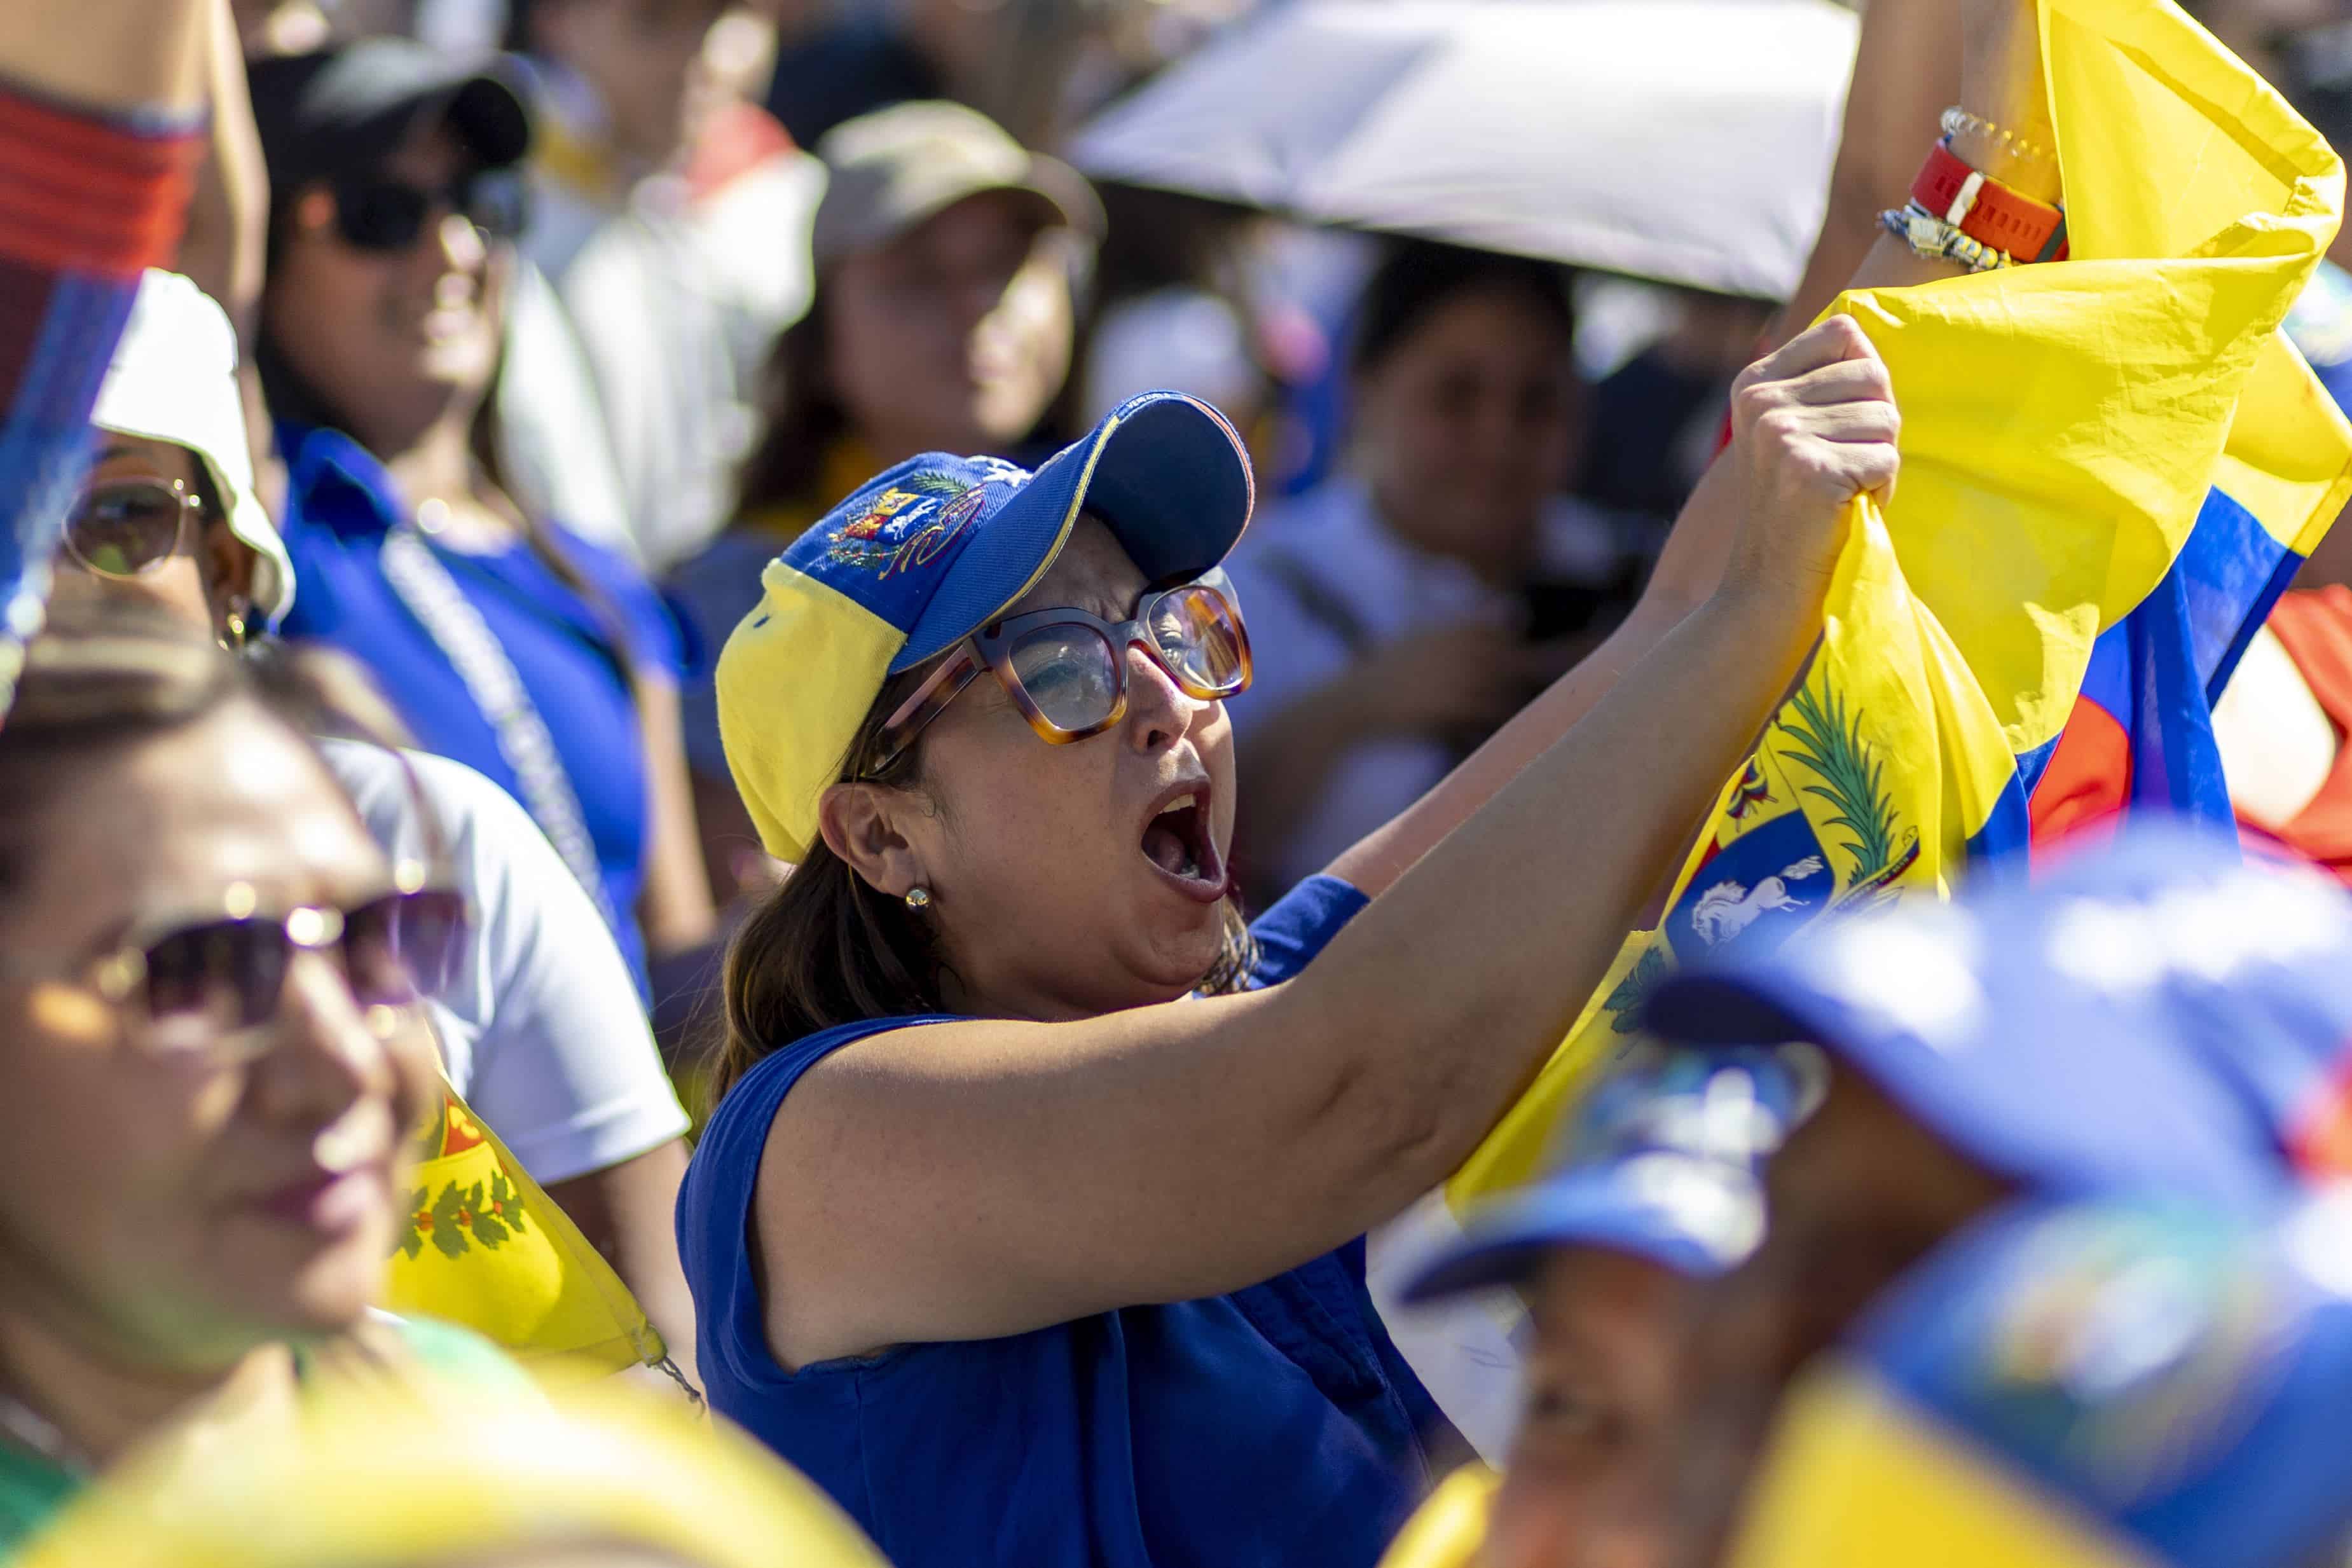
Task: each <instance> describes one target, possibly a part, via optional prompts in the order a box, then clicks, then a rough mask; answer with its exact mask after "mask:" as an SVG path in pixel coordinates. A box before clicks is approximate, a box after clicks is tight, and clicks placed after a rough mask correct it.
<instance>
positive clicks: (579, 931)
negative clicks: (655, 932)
mask: <svg viewBox="0 0 2352 1568" xmlns="http://www.w3.org/2000/svg"><path fill="white" fill-rule="evenodd" d="M322 749H323V750H324V751H325V752H326V756H327V765H328V766H329V768H330V769H331V770H332V771H333V773H334V774H335V776H336V777H337V778H338V779H340V780H341V782H342V785H343V788H344V789H345V791H347V792H348V793H349V794H350V795H351V796H352V801H353V802H354V803H355V804H356V805H358V806H359V810H360V816H361V817H362V819H363V820H364V821H365V822H366V823H367V826H368V831H369V832H370V833H372V834H373V835H374V836H375V838H376V841H377V842H378V843H380V844H382V845H383V847H384V849H385V851H386V852H387V853H389V854H392V855H394V856H396V857H401V858H409V859H415V860H421V861H425V862H426V863H427V864H432V860H431V858H430V843H429V839H428V835H427V833H426V829H425V823H424V822H423V821H422V820H420V818H419V812H418V805H419V795H420V794H421V796H422V801H423V805H424V808H425V810H427V811H429V812H431V814H432V816H433V817H434V819H435V829H434V830H435V832H436V833H437V834H438V835H439V837H440V840H441V843H442V844H443V846H444V847H445V857H446V866H447V868H448V874H449V875H451V876H452V877H454V879H456V882H457V886H458V887H459V888H461V889H463V890H464V891H465V893H466V896H467V899H468V900H470V901H471V902H472V905H473V912H474V920H475V932H474V943H473V950H472V952H471V953H470V954H468V957H467V962H466V963H464V964H462V965H461V966H460V967H459V970H458V973H457V975H456V976H455V978H454V979H453V980H452V982H451V984H450V985H449V987H448V989H447V992H446V994H444V995H442V996H439V997H436V998H435V999H434V1000H433V1001H432V1002H431V1003H430V1004H428V1005H430V1006H431V1008H432V1010H433V1021H434V1024H435V1026H436V1027H437V1028H438V1029H439V1031H440V1034H441V1047H442V1052H443V1056H444V1066H445V1067H446V1069H447V1071H448V1074H449V1081H450V1082H451V1083H452V1084H453V1085H455V1086H456V1088H457V1092H458V1093H459V1094H461V1095H463V1096H464V1097H465V1098H466V1101H467V1104H469V1105H471V1106H472V1107H473V1108H474V1110H475V1111H476V1112H478V1114H479V1115H480V1116H481V1118H482V1120H483V1121H486V1122H488V1124H489V1126H490V1128H491V1130H492V1131H495V1132H497V1133H498V1135H499V1137H500V1138H501V1139H503V1140H504V1141H505V1142H506V1144H507V1146H508V1147H509V1148H510V1149H512V1150H513V1151H514V1152H515V1157H516V1158H517V1159H519V1160H520V1161H521V1162H522V1163H523V1168H524V1169H525V1170H527V1171H529V1172H530V1173H531V1175H532V1176H533V1177H535V1178H536V1179H537V1180H538V1181H539V1182H540V1183H541V1184H542V1185H546V1184H551V1183H555V1182H562V1181H569V1180H571V1179H572V1177H574V1176H583V1175H586V1174H588V1173H590V1172H592V1171H601V1170H604V1169H605V1168H606V1167H608V1166H612V1165H617V1164H619V1163H621V1162H622V1161H624V1160H629V1159H634V1158H635V1157H636V1156H637V1155H639V1154H643V1153H646V1152H648V1151H650V1150H653V1149H657V1148H659V1147H660V1146H661V1145H663V1144H664V1143H667V1142H669V1141H670V1140H671V1139H673V1138H678V1137H683V1136H684V1135H685V1133H686V1130H687V1116H686V1111H685V1110H684V1108H683V1107H681V1106H680V1105H679V1104H678V1102H677V1091H676V1090H675V1089H672V1088H671V1087H670V1081H669V1076H668V1074H667V1073H666V1072H665V1071H664V1070H663V1068H662V1062H661V1057H660V1055H659V1053H658V1052H656V1049H655V1048H654V1040H653V1035H652V1032H651V1031H650V1030H649V1029H648V1028H647V1027H646V1017H645V1012H644V1009H643V1007H642V1006H641V1005H640V1004H639V1002H638V1000H637V991H636V986H635V983H634V982H633V981H632V980H631V979H630V977H629V971H628V966H627V965H626V964H625V963H624V962H623V961H622V958H621V952H620V949H619V948H617V947H615V946H614V943H613V936H612V933H611V932H610V931H607V930H606V929H605V926H604V918H603V917H602V916H601V915H599V914H598V913H597V912H596V906H595V905H594V904H593V902H592V901H590V900H589V898H588V895H587V894H586V893H585V892H583V890H582V889H581V887H580V884H579V883H578V882H577V881H576V880H574V879H573V878H572V873H571V871H570V870H568V869H567V868H565V867H564V864H563V861H562V858H560V857H558V856H557V854H556V853H555V849H554V847H553V846H551V845H550V844H549V843H548V842H547V839H546V837H545V836H544V835H543V834H541V832H540V830H539V827H538V826H537V825H536V824H535V823H533V822H532V821H531V819H530V816H528V815H527V814H526V813H525V812H524V811H523V809H522V807H521V806H520V805H516V804H515V802H514V801H513V799H512V798H511V797H509V795H507V793H506V792H505V791H504V790H502V789H500V788H499V786H498V785H496V784H492V783H491V782H490V781H489V780H488V779H486V778H484V777H483V776H482V775H481V774H479V773H476V772H475V771H474V770H473V769H471V768H469V767H467V766H466V765H465V764H463V763H454V762H451V761H450V760H449V759H447V758H446V757H435V756H426V755H423V754H421V753H418V752H406V753H404V757H405V759H406V761H407V763H408V767H409V768H411V769H414V770H415V779H416V784H415V787H414V789H412V786H411V784H410V783H409V773H408V772H407V770H404V768H403V767H402V766H401V761H402V759H401V757H396V756H394V754H393V753H392V752H387V751H384V750H383V748H381V747H378V746H371V745H366V744H362V743H360V742H347V741H328V742H322Z"/></svg>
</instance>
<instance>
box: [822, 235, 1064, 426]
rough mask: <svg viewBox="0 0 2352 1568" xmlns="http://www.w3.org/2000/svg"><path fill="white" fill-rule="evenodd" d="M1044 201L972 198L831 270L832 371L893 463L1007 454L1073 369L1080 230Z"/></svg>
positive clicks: (855, 416)
mask: <svg viewBox="0 0 2352 1568" xmlns="http://www.w3.org/2000/svg"><path fill="white" fill-rule="evenodd" d="M1047 217H1048V215H1047V213H1046V211H1045V208H1044V206H1043V204H1042V203H1041V202H1040V201H1039V199H1038V198H1036V197H1035V196H1032V195H1024V194H1022V193H1019V192H1013V191H989V192H983V193H982V194H981V195H974V196H967V197H965V198H964V199H963V200H962V201H960V202H958V203H956V204H955V205H952V206H950V207H948V208H946V209H945V210H943V211H941V212H940V213H938V214H936V215H934V216H931V217H930V218H929V219H927V220H925V221H924V222H923V223H920V224H919V225H917V226H915V227H914V228H912V229H910V230H908V232H907V233H906V234H903V235H901V236H899V237H898V238H897V239H895V240H893V241H892V242H891V243H889V244H888V245H886V246H883V247H879V248H877V249H875V250H870V251H863V252H859V253H857V254H855V255H852V256H847V257H845V258H842V259H841V260H840V261H838V262H836V263H835V264H834V266H833V268H832V269H831V270H830V271H829V272H827V273H826V275H825V279H824V311H825V331H826V334H827V355H826V362H827V374H828V375H829V377H830V379H831V382H832V387H833V393H834V395H835V397H836V398H838V399H839V400H840V402H841V405H842V406H843V408H844V409H845V411H846V412H847V414H848V416H849V421H850V425H851V426H852V427H853V428H854V429H856V431H857V432H858V433H859V434H860V435H861V436H862V437H864V438H865V440H866V444H867V445H868V446H869V447H872V448H873V450H874V452H875V455H876V457H877V459H878V460H881V461H886V462H887V461H894V460H896V459H897V458H902V457H908V456H911V455H912V454H914V453H916V452H924V451H942V452H1002V451H1003V450H1005V449H1006V448H1007V447H1011V446H1012V445H1013V444H1014V443H1016V442H1018V441H1020V440H1021V439H1022V438H1023V437H1025V436H1027V435H1028V434H1029V432H1030V431H1031V430H1032V429H1034V427H1035V426H1036V424H1037V421H1038V420H1040V419H1041V418H1043V417H1044V416H1045V409H1046V407H1047V405H1050V404H1051V403H1052V402H1053V401H1054V399H1055V396H1056V395H1059V394H1060V392H1061V390H1062V384H1063V382H1064V381H1066V380H1067V379H1068V377H1069V374H1070V352H1071V341H1072V334H1073V332H1074V331H1075V327H1074V321H1075V311H1074V309H1073V305H1072V301H1071V299H1070V279H1069V271H1068V263H1067V253H1066V248H1065V247H1066V244H1067V242H1068V236H1067V233H1066V231H1065V230H1060V229H1055V228H1052V227H1049V226H1047Z"/></svg>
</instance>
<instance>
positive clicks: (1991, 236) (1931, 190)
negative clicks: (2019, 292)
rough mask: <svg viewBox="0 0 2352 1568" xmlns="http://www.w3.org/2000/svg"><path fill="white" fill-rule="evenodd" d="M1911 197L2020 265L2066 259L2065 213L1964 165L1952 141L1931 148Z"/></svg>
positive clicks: (1964, 232)
mask: <svg viewBox="0 0 2352 1568" xmlns="http://www.w3.org/2000/svg"><path fill="white" fill-rule="evenodd" d="M1911 199H1912V200H1913V201H1915V202H1916V203H1918V204H1919V205H1921V206H1922V207H1925V208H1926V209H1927V211H1929V212H1931V213H1933V214H1935V215H1936V216H1937V217H1939V218H1942V219H1943V220H1944V221H1945V222H1946V223H1948V224H1950V225H1952V226H1954V227H1955V228H1958V230H1959V231H1960V232H1961V233H1962V234H1965V235H1967V236H1968V237H1969V238H1970V239H1973V240H1975V241H1977V242H1978V243H1979V244H1981V245H1990V246H1991V247H1993V248H1994V249H1995V250H2000V251H2005V252H2006V253H2008V254H2009V255H2010V256H2011V257H2013V258H2016V259H2017V260H2019V261H2063V260H2065V259H2066V215H2065V214H2064V213H2063V212H2062V211H2061V210H2059V209H2058V208H2056V207H2053V206H2051V205H2048V204H2047V203H2044V202H2037V201H2035V200H2034V199H2033V198H2032V196H2026V195H2019V194H2018V193H2017V192H2015V191H2012V190H2011V189H2010V188H2009V187H2008V186H2007V185H2004V184H2001V183H2000V181H1998V180H1989V179H1987V178H1985V177H1984V176H1983V175H1982V174H1979V173H1977V171H1976V170H1974V169H1971V168H1969V166H1968V164H1966V163H1962V162H1961V161H1960V157H1959V154H1958V153H1954V152H1953V151H1952V148H1951V143H1950V142H1949V141H1942V142H1937V143H1936V144H1935V145H1934V146H1932V147H1930V148H1928V149H1927V164H1926V166H1925V167H1923V168H1921V169H1920V171H1919V177H1918V178H1917V179H1916V180H1914V181H1912V182H1911Z"/></svg>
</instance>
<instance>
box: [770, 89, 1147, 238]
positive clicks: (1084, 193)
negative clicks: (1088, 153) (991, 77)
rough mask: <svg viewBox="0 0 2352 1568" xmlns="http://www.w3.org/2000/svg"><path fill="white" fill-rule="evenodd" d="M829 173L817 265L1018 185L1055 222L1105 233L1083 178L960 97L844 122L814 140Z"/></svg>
mask: <svg viewBox="0 0 2352 1568" xmlns="http://www.w3.org/2000/svg"><path fill="white" fill-rule="evenodd" d="M816 150H817V156H818V157H820V158H822V159H823V160H824V166H825V173H826V175H827V179H826V183H825V190H824V201H822V202H821V203H819V204H818V205H817V209H816V227H815V232H814V236H813V237H812V240H811V248H812V250H813V252H814V256H815V258H816V263H817V265H818V266H820V267H822V266H824V264H825V263H826V262H829V261H833V260H835V259H837V258H841V257H844V256H847V255H850V254H852V253H854V252H856V251H861V250H871V249H873V248H874V247H877V246H880V245H887V243H889V242H890V241H891V240H894V239H896V238H898V237H899V236H900V235H902V234H904V233H906V232H907V231H908V229H911V228H913V227H914V226H916V225H918V224H919V223H921V222H922V221H923V220H924V219H926V218H929V217H930V216H933V215H934V214H937V213H940V212H943V211H945V210H946V209H947V208H949V207H951V206H953V205H955V204H956V203H958V202H960V201H962V200H963V199H964V198H965V197H967V196H976V195H982V194H983V193H984V192H988V191H1017V192H1021V193H1024V194H1025V195H1031V196H1034V197H1035V198H1036V199H1037V200H1038V201H1039V202H1040V203H1042V204H1044V205H1045V207H1046V208H1047V209H1049V211H1050V212H1051V213H1052V215H1053V217H1054V221H1055V222H1056V223H1058V224H1061V225H1064V226H1067V227H1070V228H1074V229H1076V230H1077V231H1079V232H1080V233H1082V234H1084V235H1086V236H1087V237H1088V238H1090V239H1096V240H1099V239H1100V238H1102V235H1103V209H1102V203H1101V201H1100V200H1099V199H1097V196H1096V195H1095V192H1094V187H1093V186H1092V185H1090V184H1087V179H1086V176H1085V175H1083V174H1079V173H1078V172H1077V171H1076V169H1073V168H1071V167H1070V166H1069V165H1068V164H1067V163H1063V162H1062V161H1061V160H1060V159H1058V158H1049V157H1046V156H1045V154H1044V153H1032V152H1030V151H1029V150H1028V149H1027V148H1026V147H1024V146H1022V145H1021V143H1020V142H1015V141H1014V140H1013V138H1012V136H1010V135H1009V134H1007V133H1006V132H1005V131H1004V129H1003V127H1002V126H1000V125H998V124H997V123H996V121H992V120H991V119H989V118H988V116H986V115H984V114H982V113H981V112H980V111H979V110H972V109H966V108H965V107H964V106H963V105H962V104H961V103H947V102H923V103H898V104H893V105H891V106H890V107H889V108H887V109H877V110H875V111H874V112H873V113H871V114H861V115H859V116H858V117H857V118H856V119H855V120H847V121H843V122H842V123H841V124H839V125H837V126H835V127H834V129H833V130H832V131H831V132H829V133H827V135H826V136H825V138H824V140H823V141H822V142H818V143H817V149H816Z"/></svg>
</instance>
